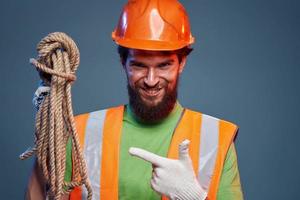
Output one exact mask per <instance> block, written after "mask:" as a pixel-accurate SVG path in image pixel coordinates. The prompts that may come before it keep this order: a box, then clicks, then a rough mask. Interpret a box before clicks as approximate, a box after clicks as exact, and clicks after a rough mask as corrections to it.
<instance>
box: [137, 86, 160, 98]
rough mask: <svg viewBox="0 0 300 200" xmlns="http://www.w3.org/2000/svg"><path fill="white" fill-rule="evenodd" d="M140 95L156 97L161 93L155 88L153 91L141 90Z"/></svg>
mask: <svg viewBox="0 0 300 200" xmlns="http://www.w3.org/2000/svg"><path fill="white" fill-rule="evenodd" d="M140 91H141V93H142V95H143V96H147V97H156V96H158V95H159V94H160V93H161V92H162V88H155V89H145V88H141V90H140Z"/></svg>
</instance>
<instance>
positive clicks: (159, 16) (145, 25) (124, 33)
mask: <svg viewBox="0 0 300 200" xmlns="http://www.w3.org/2000/svg"><path fill="white" fill-rule="evenodd" d="M112 39H113V40H114V41H115V42H116V43H117V44H118V45H121V46H124V47H127V48H133V49H144V50H176V49H180V48H183V47H185V46H188V45H190V44H192V43H194V40H195V39H194V37H193V36H192V34H191V31H190V23H189V18H188V15H187V13H186V11H185V9H184V7H183V6H182V5H181V4H180V3H179V2H178V0H129V1H128V3H127V4H126V5H125V6H124V8H123V11H122V13H121V16H120V19H119V22H118V25H117V27H116V29H115V30H114V31H113V32H112Z"/></svg>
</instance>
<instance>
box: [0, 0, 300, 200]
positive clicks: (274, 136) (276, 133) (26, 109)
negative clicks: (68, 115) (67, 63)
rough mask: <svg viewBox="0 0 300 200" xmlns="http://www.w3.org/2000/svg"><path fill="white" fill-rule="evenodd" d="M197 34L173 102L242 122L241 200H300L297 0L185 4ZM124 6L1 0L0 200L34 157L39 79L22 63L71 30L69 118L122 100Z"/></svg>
mask: <svg viewBox="0 0 300 200" xmlns="http://www.w3.org/2000/svg"><path fill="white" fill-rule="evenodd" d="M181 2H182V3H183V4H184V5H185V7H186V9H187V11H188V12H189V16H190V20H191V26H192V32H193V34H194V36H195V37H196V43H195V45H194V52H192V54H191V55H190V57H189V59H188V63H187V67H186V69H185V72H184V73H183V75H182V78H181V83H180V89H179V94H180V95H179V99H180V102H181V103H182V104H183V105H184V106H186V107H189V108H193V109H196V110H199V111H201V112H204V113H206V114H210V115H213V116H216V117H219V118H224V119H227V120H229V121H233V122H235V123H236V124H238V125H239V126H240V131H239V135H238V137H237V141H236V146H237V152H238V158H239V159H238V160H239V169H240V174H241V181H242V185H243V190H244V195H245V199H250V200H252V199H253V200H258V199H272V200H275V199H278V200H279V199H300V193H299V189H300V173H299V169H300V159H299V140H300V136H299V134H300V133H299V121H300V117H299V112H300V106H299V102H300V95H299V92H300V70H299V67H300V66H299V64H300V39H299V36H300V23H299V22H300V12H299V10H300V3H299V1H297V0H251V1H245V0H227V1H220V0H219V1H217V0H189V1H188V0H184V1H181ZM124 3H125V0H110V1H108V0H101V1H100V0H98V1H95V0H90V1H79V0H72V1H70V0H69V1H58V0H51V1H41V0H26V1H16V0H9V1H8V0H6V1H5V0H4V1H1V3H0V24H1V28H0V29H1V31H0V38H1V39H0V40H1V43H0V56H1V60H0V62H1V65H0V77H1V78H0V91H1V92H0V95H1V96H0V97H1V98H0V101H1V104H0V106H1V112H0V123H1V140H0V149H1V154H2V156H1V164H0V173H1V174H0V175H1V176H0V177H1V182H0V190H1V192H0V194H1V197H0V199H13V200H18V199H23V194H24V190H25V186H26V183H27V178H28V176H29V171H30V169H31V165H32V159H30V160H27V161H20V160H19V159H18V155H19V154H20V153H21V152H23V151H24V150H25V149H26V148H27V147H28V146H30V145H32V143H33V127H34V113H35V110H34V109H33V106H32V104H31V99H32V96H33V93H34V91H35V89H36V87H37V83H38V75H37V73H36V70H35V69H34V68H33V67H32V66H30V65H29V63H28V60H29V58H31V57H36V50H35V46H36V44H37V43H38V42H39V41H40V39H41V38H43V37H44V36H46V35H47V34H48V33H50V32H54V31H62V32H66V33H67V34H69V35H70V36H71V37H72V38H73V39H74V40H75V41H76V42H77V44H78V47H79V49H80V52H81V65H80V67H79V69H78V73H77V76H78V80H77V82H76V83H75V85H74V87H73V101H74V104H73V105H74V110H75V113H83V112H88V111H92V110H95V109H101V108H106V107H109V106H114V105H118V104H122V103H126V102H127V91H126V79H125V76H124V73H123V71H122V68H121V66H120V64H119V60H118V55H117V53H116V46H115V45H114V43H113V42H112V41H111V38H110V35H111V31H112V30H113V28H114V27H115V25H116V23H117V20H118V17H119V14H120V11H121V8H122V5H123V4H124Z"/></svg>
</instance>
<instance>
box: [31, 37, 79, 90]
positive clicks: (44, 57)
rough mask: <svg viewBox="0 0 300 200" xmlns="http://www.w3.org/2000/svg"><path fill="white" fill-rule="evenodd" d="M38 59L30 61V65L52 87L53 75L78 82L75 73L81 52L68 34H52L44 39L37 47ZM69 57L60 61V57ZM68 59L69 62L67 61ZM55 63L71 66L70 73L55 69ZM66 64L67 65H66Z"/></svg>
mask: <svg viewBox="0 0 300 200" xmlns="http://www.w3.org/2000/svg"><path fill="white" fill-rule="evenodd" d="M37 50H38V58H37V59H34V58H31V59H30V61H29V62H30V63H31V64H32V65H34V66H35V67H36V68H37V70H38V71H39V74H40V77H41V78H42V79H43V80H44V81H45V82H46V84H48V85H50V82H51V78H52V76H51V75H54V76H58V77H61V78H64V79H66V80H67V81H70V82H74V81H75V80H76V76H75V71H76V70H77V68H78V66H79V62H80V56H79V50H78V47H77V45H76V44H75V42H74V41H73V40H72V38H70V37H69V36H68V35H67V34H65V33H62V32H54V33H50V34H49V35H47V36H46V37H44V38H43V39H42V40H41V41H40V42H39V44H38V45H37ZM61 54H62V55H63V57H67V58H65V59H60V56H59V55H61ZM66 59H68V62H66V61H65V60H66ZM54 62H59V63H61V64H68V65H70V66H69V67H68V68H69V69H70V71H69V72H66V71H65V70H64V69H62V70H59V69H53V66H54V65H53V64H54ZM64 62H66V63H64Z"/></svg>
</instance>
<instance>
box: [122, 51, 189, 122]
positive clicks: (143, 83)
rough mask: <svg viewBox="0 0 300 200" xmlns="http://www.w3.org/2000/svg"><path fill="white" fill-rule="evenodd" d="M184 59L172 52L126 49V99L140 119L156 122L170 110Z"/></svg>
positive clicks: (174, 100)
mask: <svg viewBox="0 0 300 200" xmlns="http://www.w3.org/2000/svg"><path fill="white" fill-rule="evenodd" d="M185 62H186V57H183V58H182V59H181V61H180V62H179V60H178V56H177V54H175V53H172V52H166V51H164V52H162V51H146V50H136V49H129V52H128V57H127V59H126V61H125V62H124V69H125V72H126V75H127V80H128V93H129V102H130V105H131V107H132V108H133V111H134V112H135V114H136V115H137V117H139V118H140V119H141V120H142V121H145V122H156V121H159V120H161V119H163V118H165V117H166V116H167V115H168V114H169V113H170V112H171V111H172V109H173V107H174V105H175V103H176V99H177V84H178V78H179V75H180V74H181V72H182V71H183V68H184V65H185Z"/></svg>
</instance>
